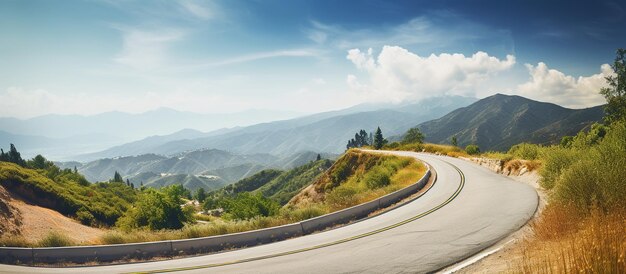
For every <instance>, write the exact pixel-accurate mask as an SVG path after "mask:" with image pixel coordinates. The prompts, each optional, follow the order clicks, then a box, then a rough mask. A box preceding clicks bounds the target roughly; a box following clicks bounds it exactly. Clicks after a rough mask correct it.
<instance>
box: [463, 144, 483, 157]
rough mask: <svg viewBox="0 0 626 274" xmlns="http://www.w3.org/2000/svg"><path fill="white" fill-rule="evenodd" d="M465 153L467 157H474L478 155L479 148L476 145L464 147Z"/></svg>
mask: <svg viewBox="0 0 626 274" xmlns="http://www.w3.org/2000/svg"><path fill="white" fill-rule="evenodd" d="M465 152H466V153H467V154H469V155H475V154H478V153H480V148H478V146H477V145H468V146H466V147H465Z"/></svg>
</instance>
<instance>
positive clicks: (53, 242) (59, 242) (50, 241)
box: [37, 231, 76, 247]
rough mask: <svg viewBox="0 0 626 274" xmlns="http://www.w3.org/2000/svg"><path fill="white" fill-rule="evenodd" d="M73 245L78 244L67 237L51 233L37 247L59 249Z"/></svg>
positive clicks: (54, 232)
mask: <svg viewBox="0 0 626 274" xmlns="http://www.w3.org/2000/svg"><path fill="white" fill-rule="evenodd" d="M71 245H76V244H75V243H74V241H72V240H71V239H70V238H68V237H67V236H65V235H63V234H61V233H59V232H56V231H52V232H49V233H48V235H46V237H44V238H43V239H41V240H40V241H39V242H38V243H37V246H40V247H59V246H71Z"/></svg>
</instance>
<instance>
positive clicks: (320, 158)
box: [315, 153, 322, 161]
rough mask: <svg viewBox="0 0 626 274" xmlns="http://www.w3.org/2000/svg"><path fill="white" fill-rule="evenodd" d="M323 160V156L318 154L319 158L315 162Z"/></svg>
mask: <svg viewBox="0 0 626 274" xmlns="http://www.w3.org/2000/svg"><path fill="white" fill-rule="evenodd" d="M319 160H322V155H320V154H319V153H318V154H317V158H315V161H319Z"/></svg>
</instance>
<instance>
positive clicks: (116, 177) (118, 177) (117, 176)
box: [112, 171, 124, 183]
mask: <svg viewBox="0 0 626 274" xmlns="http://www.w3.org/2000/svg"><path fill="white" fill-rule="evenodd" d="M112 182H119V183H123V182H124V179H123V178H122V175H120V173H119V172H117V171H115V175H113V180H112Z"/></svg>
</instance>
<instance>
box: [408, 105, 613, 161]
mask: <svg viewBox="0 0 626 274" xmlns="http://www.w3.org/2000/svg"><path fill="white" fill-rule="evenodd" d="M602 117H603V109H602V106H597V107H592V108H586V109H568V108H564V107H561V106H558V105H555V104H551V103H543V102H537V101H533V100H530V99H527V98H524V97H520V96H509V95H503V94H496V95H493V96H490V97H487V98H484V99H482V100H479V101H477V102H475V103H473V104H471V105H469V106H467V107H462V108H459V109H457V110H455V111H452V112H450V113H449V114H447V115H445V116H443V117H441V118H439V119H435V120H432V121H428V122H425V123H421V124H419V128H420V130H421V131H422V133H423V134H424V135H425V136H426V141H427V142H432V143H446V144H449V143H450V140H451V138H452V137H453V136H456V137H457V139H458V144H459V145H460V146H466V145H468V144H476V145H478V146H479V147H480V149H481V150H482V151H487V150H508V149H509V148H510V147H511V146H512V145H515V144H518V143H521V142H530V143H537V144H555V143H558V142H559V141H560V139H561V137H563V136H565V135H575V134H576V133H578V132H579V131H580V130H581V129H584V128H586V127H588V126H589V125H591V124H593V123H594V122H599V121H601V120H602Z"/></svg>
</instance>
